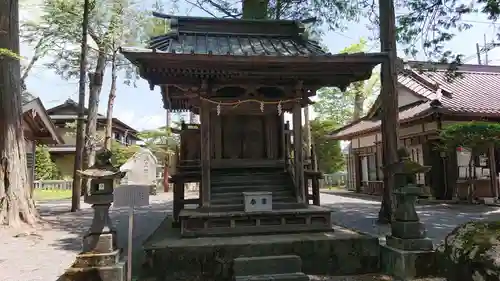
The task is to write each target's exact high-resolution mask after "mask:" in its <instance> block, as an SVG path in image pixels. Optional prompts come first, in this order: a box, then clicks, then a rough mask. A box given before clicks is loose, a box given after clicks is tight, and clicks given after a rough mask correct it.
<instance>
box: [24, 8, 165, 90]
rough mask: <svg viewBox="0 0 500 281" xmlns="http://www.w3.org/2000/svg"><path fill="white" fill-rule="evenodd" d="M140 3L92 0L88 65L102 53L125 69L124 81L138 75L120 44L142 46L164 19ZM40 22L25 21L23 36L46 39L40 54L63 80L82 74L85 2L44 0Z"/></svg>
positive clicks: (108, 59)
mask: <svg viewBox="0 0 500 281" xmlns="http://www.w3.org/2000/svg"><path fill="white" fill-rule="evenodd" d="M140 4H141V3H134V2H132V1H130V0H90V11H89V29H88V34H89V37H90V38H91V39H92V40H90V41H89V53H88V65H87V67H88V68H92V67H94V66H95V65H96V63H97V58H98V56H99V54H100V53H101V54H104V56H105V60H106V61H107V62H111V61H112V58H113V56H116V60H115V64H116V66H117V67H118V71H122V72H123V73H124V74H125V75H123V76H124V83H125V84H128V85H129V84H131V83H132V82H134V81H135V80H136V79H137V78H138V73H137V71H136V70H137V69H136V67H135V66H133V65H132V64H131V63H130V62H129V61H128V60H126V59H125V57H124V56H122V55H121V54H120V53H119V52H118V48H119V47H120V46H134V45H138V44H140V45H142V44H143V42H144V39H145V37H147V36H148V35H149V34H150V33H152V32H157V31H156V30H158V29H159V28H157V27H156V25H160V24H161V28H162V30H165V24H164V21H161V23H160V21H157V20H151V15H149V13H148V12H147V11H145V10H144V9H143V8H141V5H140ZM42 13H43V14H42V16H41V19H40V20H39V21H36V22H33V21H30V22H25V23H24V24H23V26H22V33H21V34H22V38H23V40H24V41H26V42H28V43H33V42H43V44H42V45H41V47H40V49H41V50H40V51H39V54H40V55H41V56H50V58H51V59H52V60H51V61H50V62H49V63H48V64H47V65H46V66H48V67H49V68H51V69H54V71H55V72H56V73H57V74H59V75H60V76H61V77H62V78H64V79H72V78H77V77H78V75H79V63H80V62H79V59H80V57H79V56H80V49H79V48H78V47H79V45H80V41H81V33H82V30H81V28H82V16H81V15H82V14H83V5H82V3H81V1H80V0H44V1H43V5H42Z"/></svg>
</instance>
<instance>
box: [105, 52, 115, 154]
mask: <svg viewBox="0 0 500 281" xmlns="http://www.w3.org/2000/svg"><path fill="white" fill-rule="evenodd" d="M116 55H117V53H116V51H115V52H114V53H113V57H112V58H111V88H110V89H109V96H108V109H107V111H106V140H105V142H104V144H105V147H106V149H108V150H111V140H112V128H113V105H114V103H115V97H116V79H117V75H116V72H117V71H116Z"/></svg>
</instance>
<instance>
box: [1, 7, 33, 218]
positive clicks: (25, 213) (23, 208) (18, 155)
mask: <svg viewBox="0 0 500 281" xmlns="http://www.w3.org/2000/svg"><path fill="white" fill-rule="evenodd" d="M2 48H5V49H8V50H11V51H12V52H14V53H16V54H19V2H18V0H3V1H0V49H2ZM20 82H21V65H20V62H19V60H18V59H17V58H11V57H3V58H0V120H1V121H0V136H1V137H0V223H2V224H5V225H9V226H13V227H19V226H21V225H22V224H23V223H26V224H29V225H34V224H35V223H36V222H37V219H38V217H37V211H36V208H35V204H34V202H33V199H31V197H30V189H31V188H30V186H29V185H28V179H27V175H28V170H27V167H26V147H25V146H26V144H25V141H24V134H23V125H22V113H21V83H20Z"/></svg>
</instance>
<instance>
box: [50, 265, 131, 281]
mask: <svg viewBox="0 0 500 281" xmlns="http://www.w3.org/2000/svg"><path fill="white" fill-rule="evenodd" d="M125 265H126V263H125V262H119V263H118V264H116V265H113V266H104V267H87V268H75V267H71V268H69V269H68V270H66V272H65V273H64V274H63V275H62V276H61V277H60V278H59V279H57V281H125V279H126V276H125V275H126V266H125Z"/></svg>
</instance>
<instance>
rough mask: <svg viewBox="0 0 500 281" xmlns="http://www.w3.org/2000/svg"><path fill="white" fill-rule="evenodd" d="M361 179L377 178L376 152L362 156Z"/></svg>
mask: <svg viewBox="0 0 500 281" xmlns="http://www.w3.org/2000/svg"><path fill="white" fill-rule="evenodd" d="M360 160H361V179H362V181H375V180H377V170H378V168H377V157H376V155H375V154H369V155H364V156H361V159H360Z"/></svg>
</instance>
